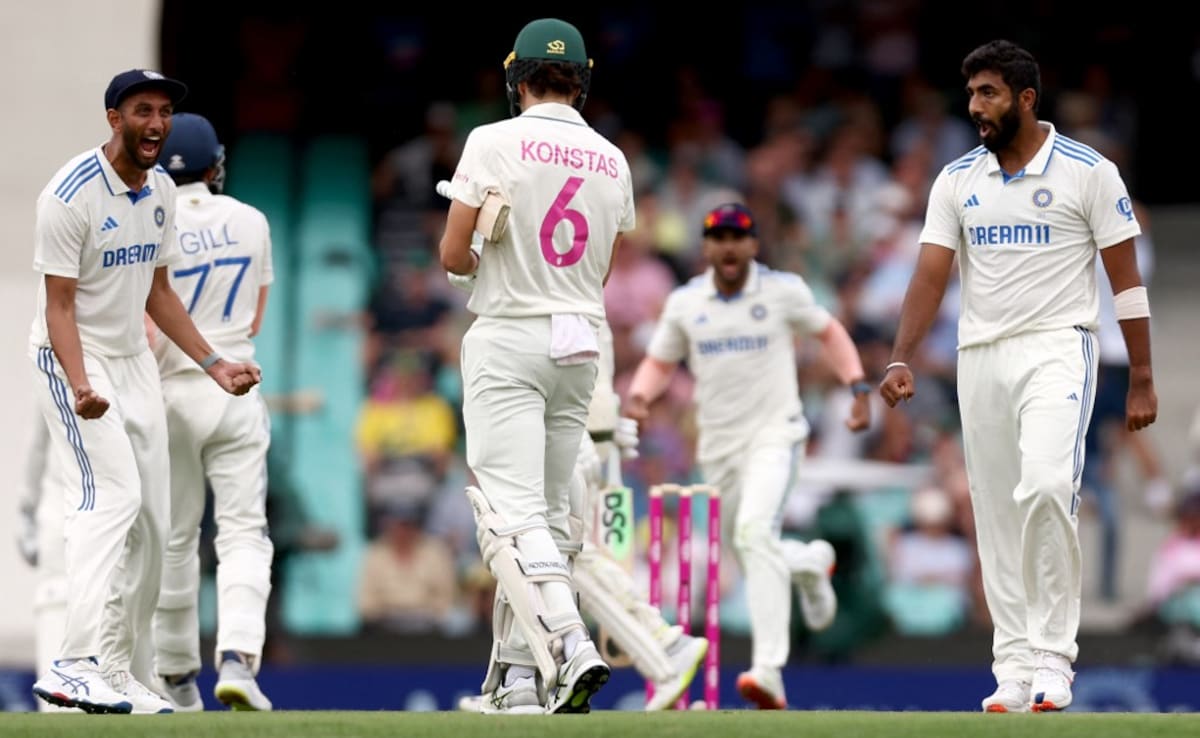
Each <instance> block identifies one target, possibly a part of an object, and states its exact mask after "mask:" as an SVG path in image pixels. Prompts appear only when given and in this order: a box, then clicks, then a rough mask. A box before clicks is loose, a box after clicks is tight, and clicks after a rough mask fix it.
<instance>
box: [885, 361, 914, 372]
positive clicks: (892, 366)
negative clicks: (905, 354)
mask: <svg viewBox="0 0 1200 738" xmlns="http://www.w3.org/2000/svg"><path fill="white" fill-rule="evenodd" d="M898 366H902V367H904V368H905V369H907V368H908V364H906V363H905V362H903V361H893V362H892V363H891V364H888V365H887V366H885V367H884V368H883V373H884V374H887V373H888V372H890V371H891V370H893V369H895V368H896V367H898Z"/></svg>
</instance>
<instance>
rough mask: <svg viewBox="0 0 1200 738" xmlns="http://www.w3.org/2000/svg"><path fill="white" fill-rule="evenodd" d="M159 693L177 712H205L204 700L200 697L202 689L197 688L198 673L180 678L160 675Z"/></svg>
mask: <svg viewBox="0 0 1200 738" xmlns="http://www.w3.org/2000/svg"><path fill="white" fill-rule="evenodd" d="M158 686H159V688H160V689H159V691H160V692H161V693H162V695H163V696H164V697H166V698H167V702H170V703H171V707H174V708H175V712H203V711H204V698H203V697H201V696H200V688H199V687H197V686H196V672H194V671H193V672H191V673H188V674H183V675H180V676H165V675H159V678H158Z"/></svg>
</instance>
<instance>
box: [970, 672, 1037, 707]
mask: <svg viewBox="0 0 1200 738" xmlns="http://www.w3.org/2000/svg"><path fill="white" fill-rule="evenodd" d="M1029 686H1030V685H1029V682H1023V681H1021V680H1019V679H1005V680H1004V681H1002V682H1000V683H999V684H997V685H996V691H995V692H992V693H991V694H989V695H988V696H987V697H984V698H983V702H982V703H980V704H981V705H982V707H983V711H984V712H1029Z"/></svg>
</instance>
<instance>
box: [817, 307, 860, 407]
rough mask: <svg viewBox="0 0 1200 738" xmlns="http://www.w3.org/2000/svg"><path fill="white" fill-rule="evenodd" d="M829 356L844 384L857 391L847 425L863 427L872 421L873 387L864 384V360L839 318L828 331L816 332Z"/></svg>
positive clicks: (830, 323) (828, 326)
mask: <svg viewBox="0 0 1200 738" xmlns="http://www.w3.org/2000/svg"><path fill="white" fill-rule="evenodd" d="M817 337H818V338H819V339H820V340H821V343H822V344H823V345H824V346H825V351H826V353H827V354H828V356H829V363H830V364H831V365H832V366H833V371H834V373H835V374H837V377H838V379H840V380H841V381H842V383H843V384H846V385H849V386H850V390H851V392H853V393H854V405H853V406H852V407H851V409H850V417H849V418H847V419H846V427H847V428H849V429H850V430H853V431H860V430H864V429H865V428H866V427H867V426H868V425H870V424H871V388H870V385H868V384H866V383H865V379H866V375H865V372H863V366H862V359H861V358H860V357H859V355H858V348H857V347H855V345H854V340H853V339H851V338H850V334H849V333H847V332H846V327H845V326H843V325H842V323H841V321H839V320H836V319H834V320H830V321H829V324H828V325H826V326H825V330H823V331H821V332H820V333H818V334H817Z"/></svg>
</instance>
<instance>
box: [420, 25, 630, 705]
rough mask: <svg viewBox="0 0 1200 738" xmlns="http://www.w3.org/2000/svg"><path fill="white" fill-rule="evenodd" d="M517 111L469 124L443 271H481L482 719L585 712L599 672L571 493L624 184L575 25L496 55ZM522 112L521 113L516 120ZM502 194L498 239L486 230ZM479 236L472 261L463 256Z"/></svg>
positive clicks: (474, 333) (476, 335) (477, 292)
mask: <svg viewBox="0 0 1200 738" xmlns="http://www.w3.org/2000/svg"><path fill="white" fill-rule="evenodd" d="M505 76H506V86H507V89H508V95H509V100H510V103H511V106H512V109H513V113H514V116H515V117H513V118H512V119H510V120H505V121H500V122H497V123H491V124H487V125H483V126H480V127H478V128H476V129H474V130H473V131H472V132H471V133H470V135H469V136H468V138H467V141H466V143H465V145H464V147H463V153H462V158H461V159H460V161H459V164H458V167H457V169H456V171H455V173H454V180H453V182H452V183H451V187H450V193H449V194H450V196H451V197H452V198H453V202H452V203H451V205H450V211H449V214H448V217H447V222H446V232H445V234H444V236H443V237H442V241H441V244H440V252H441V262H442V266H443V267H445V269H446V270H447V271H449V272H452V273H454V274H459V275H463V274H471V273H475V275H476V278H475V287H474V290H473V291H472V294H471V298H470V300H469V301H468V303H467V307H468V309H469V310H470V311H471V312H473V313H475V315H476V316H477V317H476V318H475V321H474V323H473V324H472V326H471V328H470V329H469V330H468V331H467V333H466V335H465V336H464V338H463V345H462V360H461V363H462V372H463V384H464V401H463V419H464V423H465V426H466V447H467V463H468V464H469V466H470V467H471V470H472V472H473V473H474V474H475V477H476V479H477V481H478V483H479V486H478V488H476V487H469V488H468V489H467V494H468V496H469V497H470V499H471V503H472V505H473V507H474V508H475V514H476V519H477V521H478V524H479V534H478V537H479V544H480V549H481V551H482V553H483V559H484V562H485V563H486V564H487V565H488V566H489V568H490V570H491V571H492V574H493V575H494V576H495V577H496V580H497V582H498V587H497V609H496V615H495V617H494V626H495V630H496V641H495V644H494V646H493V651H492V659H491V665H490V667H489V669H488V675H487V677H486V678H485V680H484V685H483V692H484V693H487V694H489V695H491V697H490V699H489V700H488V701H487V703H486V704H485V705H484V710H485V711H487V712H508V713H512V712H541V711H546V712H551V713H554V712H587V711H588V710H589V709H590V708H589V700H590V697H591V695H592V694H593V693H594V692H595V691H596V690H598V689H599V688H600V687H601V686H603V684H604V683H605V682H606V681H607V680H608V676H609V669H608V666H607V665H606V664H605V663H604V661H603V660H602V659H601V658H600V655H599V653H598V652H597V650H596V648H595V646H594V644H593V643H592V641H591V639H590V638H589V637H588V632H587V628H586V626H585V625H584V622H583V620H582V618H581V617H580V615H579V610H578V608H577V607H576V603H575V595H574V592H573V589H572V586H571V577H570V568H569V567H570V565H569V557H570V556H572V555H573V554H574V552H577V551H578V550H579V548H580V546H581V543H582V525H581V521H578V520H577V521H576V524H575V525H572V524H571V523H570V522H569V519H568V518H569V515H568V512H569V510H568V507H569V505H568V491H569V486H570V480H571V473H572V469H573V468H574V466H575V458H576V456H577V454H578V452H579V445H580V441H581V439H582V437H583V433H584V427H585V423H586V420H587V413H588V402H589V401H590V399H591V395H592V388H593V386H594V385H595V382H596V372H597V367H596V357H597V355H598V347H597V333H596V332H597V328H598V326H599V324H600V322H601V321H602V320H604V303H603V285H604V282H605V281H606V280H607V277H608V272H609V270H610V268H611V265H612V256H613V251H614V249H615V248H616V243H617V240H618V238H619V237H620V234H621V233H622V232H624V231H628V230H630V229H632V228H633V225H634V207H633V188H632V181H631V177H630V172H629V165H628V163H627V162H626V161H625V157H624V155H623V154H622V153H621V151H620V149H618V148H617V147H616V146H614V145H613V144H612V143H610V142H609V141H607V140H606V139H605V138H604V137H602V136H601V135H599V134H598V133H596V132H595V131H594V130H592V129H591V127H589V126H588V125H587V123H585V122H584V120H583V117H582V116H581V115H580V114H579V110H580V108H582V106H583V103H584V99H585V97H586V95H587V91H588V86H589V84H590V79H591V60H590V59H588V57H587V54H586V52H585V50H584V45H583V38H582V37H581V36H580V34H579V31H578V30H577V29H576V28H575V27H574V26H572V25H571V24H569V23H566V22H564V21H561V20H557V19H552V18H545V19H541V20H536V21H533V22H531V23H529V24H527V25H526V26H525V27H524V28H523V29H522V30H521V32H520V33H519V34H518V35H517V39H516V42H515V44H514V48H513V52H512V53H511V54H510V55H509V57H508V59H507V60H505ZM517 113H519V114H517ZM496 199H500V200H502V201H504V202H506V203H509V204H510V205H511V212H510V213H509V215H508V224H507V228H506V229H504V230H503V232H500V231H497V230H496V229H494V228H493V227H491V226H481V225H480V215H481V213H483V214H485V215H486V214H487V213H489V212H490V213H493V214H494V212H495V211H494V209H493V206H492V205H491V204H490V203H492V202H494V201H495V200H496ZM476 228H479V230H480V232H481V233H484V234H485V235H487V236H488V237H489V238H492V239H494V240H495V242H494V243H488V244H487V248H486V249H485V250H484V255H483V257H482V258H480V256H479V255H478V254H477V253H476V252H474V251H472V250H471V234H472V232H473V231H474V230H475V229H476Z"/></svg>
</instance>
